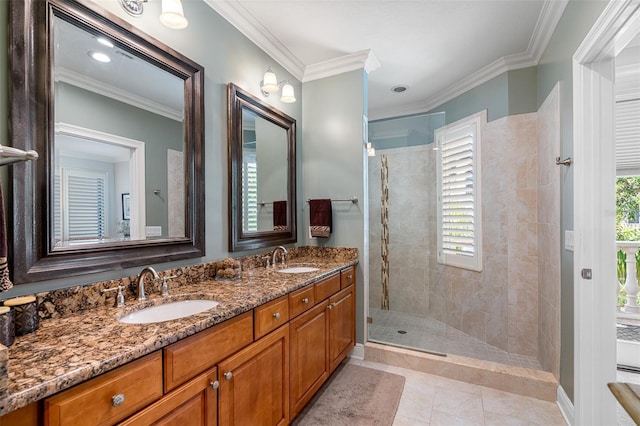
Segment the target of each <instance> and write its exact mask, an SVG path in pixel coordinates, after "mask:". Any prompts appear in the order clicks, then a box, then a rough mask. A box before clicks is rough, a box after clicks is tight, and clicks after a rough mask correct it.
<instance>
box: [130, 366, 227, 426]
mask: <svg viewBox="0 0 640 426" xmlns="http://www.w3.org/2000/svg"><path fill="white" fill-rule="evenodd" d="M217 380H218V372H217V369H216V368H215V367H214V368H212V369H210V370H208V371H206V372H204V373H203V374H200V375H199V376H198V377H196V378H195V379H192V380H190V381H189V382H188V383H186V384H184V385H183V386H180V387H179V388H178V389H176V390H174V391H172V392H170V393H168V394H167V395H165V396H164V397H163V398H162V399H161V400H160V401H158V402H156V403H155V404H153V405H151V406H149V407H147V408H145V409H144V410H142V411H140V412H138V413H137V414H135V415H133V416H132V417H129V418H128V419H127V420H125V421H124V422H122V423H120V426H149V425H154V426H186V425H189V426H215V425H216V424H217V421H218V391H217V388H218V381H217Z"/></svg>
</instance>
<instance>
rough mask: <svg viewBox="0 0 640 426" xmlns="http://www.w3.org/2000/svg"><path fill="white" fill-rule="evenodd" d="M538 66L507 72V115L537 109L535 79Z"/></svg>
mask: <svg viewBox="0 0 640 426" xmlns="http://www.w3.org/2000/svg"><path fill="white" fill-rule="evenodd" d="M537 77H538V67H528V68H521V69H518V70H512V71H508V72H507V78H508V81H509V95H508V103H509V115H516V114H526V113H529V112H535V111H537V110H538V107H539V105H538V102H537V100H538V98H537V91H536V80H537Z"/></svg>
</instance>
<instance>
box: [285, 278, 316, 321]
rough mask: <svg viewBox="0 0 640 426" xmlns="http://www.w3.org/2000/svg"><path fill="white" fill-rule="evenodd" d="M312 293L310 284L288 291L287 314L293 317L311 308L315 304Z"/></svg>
mask: <svg viewBox="0 0 640 426" xmlns="http://www.w3.org/2000/svg"><path fill="white" fill-rule="evenodd" d="M314 293H315V290H314V289H313V286H312V285H310V286H309V287H305V288H301V289H300V290H296V291H294V292H292V293H289V316H290V317H291V318H293V317H296V316H298V315H300V314H301V313H303V312H305V311H308V310H309V309H311V308H312V307H313V305H314V304H315V299H314Z"/></svg>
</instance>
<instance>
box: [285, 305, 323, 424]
mask: <svg viewBox="0 0 640 426" xmlns="http://www.w3.org/2000/svg"><path fill="white" fill-rule="evenodd" d="M328 306H329V299H325V300H323V301H322V302H320V303H318V304H317V305H316V306H314V307H313V308H312V309H311V310H309V311H307V312H305V313H304V314H302V315H300V316H299V317H297V318H295V319H293V320H291V322H290V323H289V334H290V336H291V343H290V347H291V349H290V354H291V360H290V365H291V372H290V375H291V380H290V387H291V389H290V401H289V405H290V407H291V418H292V419H293V418H294V417H295V416H297V415H298V413H299V412H300V411H302V409H303V408H304V406H305V405H306V404H307V403H308V402H309V400H310V399H311V398H312V397H313V395H314V394H315V393H316V392H317V391H318V389H320V387H321V386H322V384H323V383H324V382H325V380H327V378H328V377H329V375H330V374H331V372H330V371H329V366H330V365H329V310H328V309H327V307H328Z"/></svg>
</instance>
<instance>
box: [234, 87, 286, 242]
mask: <svg viewBox="0 0 640 426" xmlns="http://www.w3.org/2000/svg"><path fill="white" fill-rule="evenodd" d="M228 102H229V104H228V116H229V129H228V137H229V151H228V152H229V230H230V231H229V250H230V251H238V250H248V249H255V248H260V247H268V246H274V245H278V244H287V243H294V242H296V241H297V233H296V120H295V119H293V118H292V117H289V116H288V115H287V114H285V113H283V112H282V111H280V110H278V109H276V108H274V107H272V106H270V105H267V104H265V103H264V102H262V101H261V100H260V99H258V98H257V97H255V96H253V95H251V94H250V93H248V92H246V91H244V90H242V89H241V88H240V87H238V86H236V85H235V84H233V83H229V86H228Z"/></svg>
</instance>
